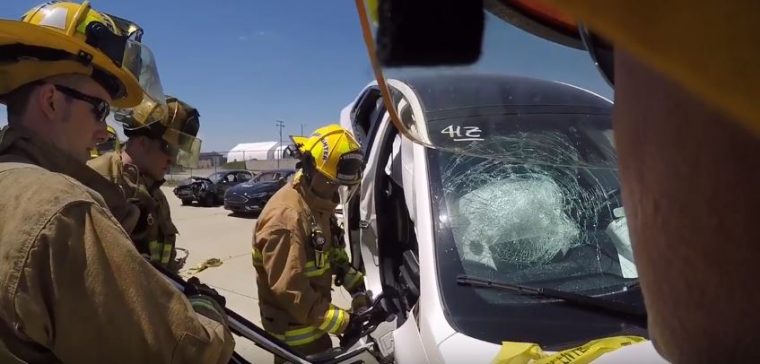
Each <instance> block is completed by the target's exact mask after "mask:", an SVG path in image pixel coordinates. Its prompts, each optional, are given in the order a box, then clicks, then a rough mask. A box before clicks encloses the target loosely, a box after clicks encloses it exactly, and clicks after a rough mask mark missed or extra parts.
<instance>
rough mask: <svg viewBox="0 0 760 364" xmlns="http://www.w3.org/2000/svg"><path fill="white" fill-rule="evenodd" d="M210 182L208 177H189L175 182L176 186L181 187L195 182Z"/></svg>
mask: <svg viewBox="0 0 760 364" xmlns="http://www.w3.org/2000/svg"><path fill="white" fill-rule="evenodd" d="M199 182H200V183H204V182H205V183H212V182H211V180H210V179H208V178H203V177H190V178H187V179H184V180H182V181H181V182H180V183H178V184H177V187H183V186H190V185H192V184H195V183H199Z"/></svg>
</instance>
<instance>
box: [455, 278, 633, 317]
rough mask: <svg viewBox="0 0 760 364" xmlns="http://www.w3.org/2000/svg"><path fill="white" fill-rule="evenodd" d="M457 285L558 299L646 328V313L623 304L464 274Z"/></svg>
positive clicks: (458, 279)
mask: <svg viewBox="0 0 760 364" xmlns="http://www.w3.org/2000/svg"><path fill="white" fill-rule="evenodd" d="M457 284H459V285H460V286H471V287H478V288H493V289H500V290H505V291H510V292H514V293H517V294H522V295H529V296H534V297H543V298H553V299H558V300H562V301H564V302H565V303H567V304H571V305H574V306H577V307H581V308H585V309H591V310H599V311H603V312H605V313H607V314H612V315H615V316H622V317H624V318H626V319H628V320H631V321H633V322H635V323H636V324H637V325H638V326H640V327H643V328H646V327H647V313H646V311H644V310H641V309H639V308H637V307H635V306H633V305H630V304H627V303H623V302H617V301H610V300H606V299H603V298H598V297H594V296H586V295H582V294H578V293H573V292H566V291H560V290H556V289H552V288H541V287H530V286H523V285H519V284H512V283H504V282H498V281H493V280H488V279H482V278H477V277H472V276H468V275H464V274H460V275H458V276H457Z"/></svg>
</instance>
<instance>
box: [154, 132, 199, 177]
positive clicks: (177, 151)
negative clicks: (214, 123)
mask: <svg viewBox="0 0 760 364" xmlns="http://www.w3.org/2000/svg"><path fill="white" fill-rule="evenodd" d="M163 139H164V140H165V141H166V142H167V143H169V145H170V146H171V149H172V155H173V156H174V164H175V165H178V166H182V167H185V168H196V167H198V158H199V157H200V153H201V140H200V139H198V138H196V137H195V136H192V135H190V134H186V133H183V132H181V131H179V130H177V129H172V128H168V129H166V131H164V135H163Z"/></svg>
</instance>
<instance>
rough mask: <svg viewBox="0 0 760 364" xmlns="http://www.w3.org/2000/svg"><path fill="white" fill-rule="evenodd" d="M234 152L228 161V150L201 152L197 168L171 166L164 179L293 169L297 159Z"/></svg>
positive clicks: (170, 180)
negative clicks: (263, 156) (242, 171)
mask: <svg viewBox="0 0 760 364" xmlns="http://www.w3.org/2000/svg"><path fill="white" fill-rule="evenodd" d="M234 153H235V155H234V157H233V158H231V160H229V161H228V159H227V156H228V155H229V154H230V153H229V152H210V153H201V155H200V158H199V159H198V168H183V167H179V166H172V167H171V168H170V169H169V173H167V175H166V181H167V183H169V184H173V183H177V182H179V181H182V180H185V179H187V178H190V177H208V176H209V175H211V174H213V173H216V172H223V171H229V170H239V169H245V170H249V171H251V172H254V173H257V172H263V171H268V170H272V169H294V168H295V166H296V162H297V160H296V159H293V158H283V159H273V160H272V159H268V160H259V159H254V158H253V157H254V156H257V155H260V154H261V153H254V152H250V154H249V155H246V154H248V153H246V152H245V151H235V152H234ZM249 157H250V158H249Z"/></svg>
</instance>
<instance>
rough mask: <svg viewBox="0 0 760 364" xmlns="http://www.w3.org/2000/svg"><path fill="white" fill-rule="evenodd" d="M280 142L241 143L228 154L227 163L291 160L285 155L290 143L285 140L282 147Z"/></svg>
mask: <svg viewBox="0 0 760 364" xmlns="http://www.w3.org/2000/svg"><path fill="white" fill-rule="evenodd" d="M278 144H279V143H278V142H258V143H240V144H238V145H236V146H235V147H234V148H232V150H230V151H229V153H227V163H229V162H235V161H250V160H260V161H266V160H277V159H278V157H279V159H287V158H289V157H288V156H287V155H283V151H284V150H285V148H287V145H288V143H287V142H285V141H284V140H283V142H282V146H279V145H278Z"/></svg>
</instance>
